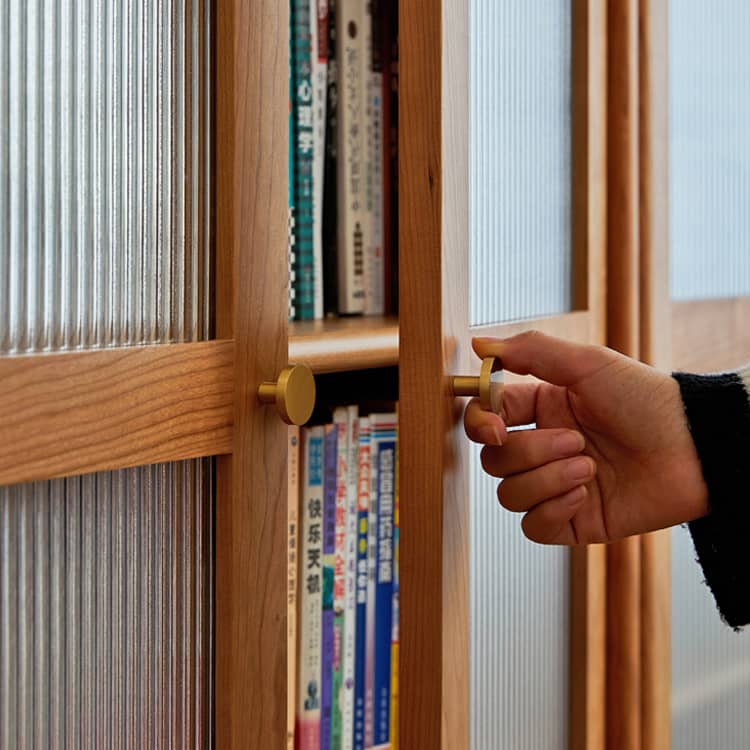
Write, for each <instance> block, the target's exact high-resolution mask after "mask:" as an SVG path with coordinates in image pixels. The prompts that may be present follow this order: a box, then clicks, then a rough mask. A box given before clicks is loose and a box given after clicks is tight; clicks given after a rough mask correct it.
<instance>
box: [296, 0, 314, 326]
mask: <svg viewBox="0 0 750 750" xmlns="http://www.w3.org/2000/svg"><path fill="white" fill-rule="evenodd" d="M311 2H314V0H292V8H291V9H292V40H293V58H292V63H293V65H292V68H293V76H294V99H293V109H294V135H295V138H294V210H295V230H296V234H295V240H296V242H295V268H294V284H295V307H296V313H297V315H296V317H297V320H310V319H312V318H313V316H314V313H315V299H314V296H315V271H314V242H313V237H314V226H313V225H314V217H313V202H314V196H313V193H314V188H313V159H314V128H313V86H312V80H311V74H312V70H311V66H312V60H311V49H310V3H311Z"/></svg>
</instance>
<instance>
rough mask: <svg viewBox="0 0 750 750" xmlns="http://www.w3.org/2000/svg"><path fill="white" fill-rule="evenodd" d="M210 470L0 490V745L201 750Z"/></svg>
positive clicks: (129, 473)
mask: <svg viewBox="0 0 750 750" xmlns="http://www.w3.org/2000/svg"><path fill="white" fill-rule="evenodd" d="M212 484H213V478H212V461H211V460H210V459H200V460H194V461H186V462H182V463H176V464H164V465H160V466H150V467H145V468H139V469H129V470H126V471H116V472H110V473H101V474H92V475H88V476H84V477H78V478H74V479H60V480H56V481H53V482H49V483H46V482H45V483H35V484H26V485H17V486H14V487H2V488H0V747H2V748H14V747H17V748H30V747H52V746H57V744H59V743H62V742H67V746H70V747H90V748H94V747H99V748H109V747H144V748H145V747H156V746H159V747H174V748H187V747H196V748H197V747H207V746H208V745H209V744H210V737H211V725H212V718H211V703H212V673H213V658H212V646H211V643H212V620H213V604H212V602H213V592H212V586H213V550H212V544H213V542H212V538H213V521H212V510H211V508H212V502H211V501H212V494H213V493H212Z"/></svg>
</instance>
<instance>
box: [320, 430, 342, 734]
mask: <svg viewBox="0 0 750 750" xmlns="http://www.w3.org/2000/svg"><path fill="white" fill-rule="evenodd" d="M323 455H324V459H323V460H324V469H323V604H322V626H321V627H322V634H321V691H320V692H321V710H320V746H321V748H329V747H330V746H331V720H332V705H333V671H332V669H331V665H332V663H333V640H334V638H333V578H334V558H335V552H336V470H337V463H338V434H337V431H336V428H335V426H334V425H332V424H331V425H326V427H325V438H324V451H323Z"/></svg>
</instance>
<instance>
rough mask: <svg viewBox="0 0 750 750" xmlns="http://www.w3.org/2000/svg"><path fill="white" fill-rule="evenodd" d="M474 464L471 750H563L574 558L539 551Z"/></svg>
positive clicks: (560, 551)
mask: <svg viewBox="0 0 750 750" xmlns="http://www.w3.org/2000/svg"><path fill="white" fill-rule="evenodd" d="M496 489H497V480H495V479H492V478H491V477H489V476H488V475H486V474H485V473H484V472H483V471H482V467H481V464H480V460H479V448H478V447H476V446H474V447H473V448H472V464H471V489H470V491H471V528H470V534H471V536H470V547H471V560H470V577H471V629H470V637H471V696H470V701H469V705H470V706H471V748H472V750H539V748H545V750H565V749H566V748H567V747H568V734H569V719H568V716H569V695H570V692H569V688H568V682H569V679H570V674H569V669H570V667H569V658H568V649H569V642H570V627H569V616H570V605H569V598H570V581H569V575H568V566H569V557H568V551H567V550H566V549H564V548H561V547H548V546H542V545H538V544H533V543H532V542H529V541H528V540H526V538H525V537H524V536H523V534H522V533H521V531H520V529H519V524H520V520H521V517H520V516H519V515H516V514H512V513H509V512H507V511H505V510H503V509H502V508H501V507H500V506H499V504H498V502H497V497H496V494H495V492H496Z"/></svg>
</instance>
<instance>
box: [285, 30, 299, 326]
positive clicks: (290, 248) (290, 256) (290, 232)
mask: <svg viewBox="0 0 750 750" xmlns="http://www.w3.org/2000/svg"><path fill="white" fill-rule="evenodd" d="M290 32H291V28H290ZM293 37H294V34H293V33H290V36H289V164H288V182H287V204H288V208H289V212H288V214H287V260H288V271H289V283H288V288H287V293H288V295H289V320H294V318H295V317H296V315H297V308H296V306H295V304H294V297H295V294H296V292H295V289H294V279H295V276H294V267H295V265H296V262H297V261H296V256H295V252H294V142H295V133H294V108H293V106H292V101H293V99H294V62H293V60H294V57H293V54H292V40H293Z"/></svg>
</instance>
